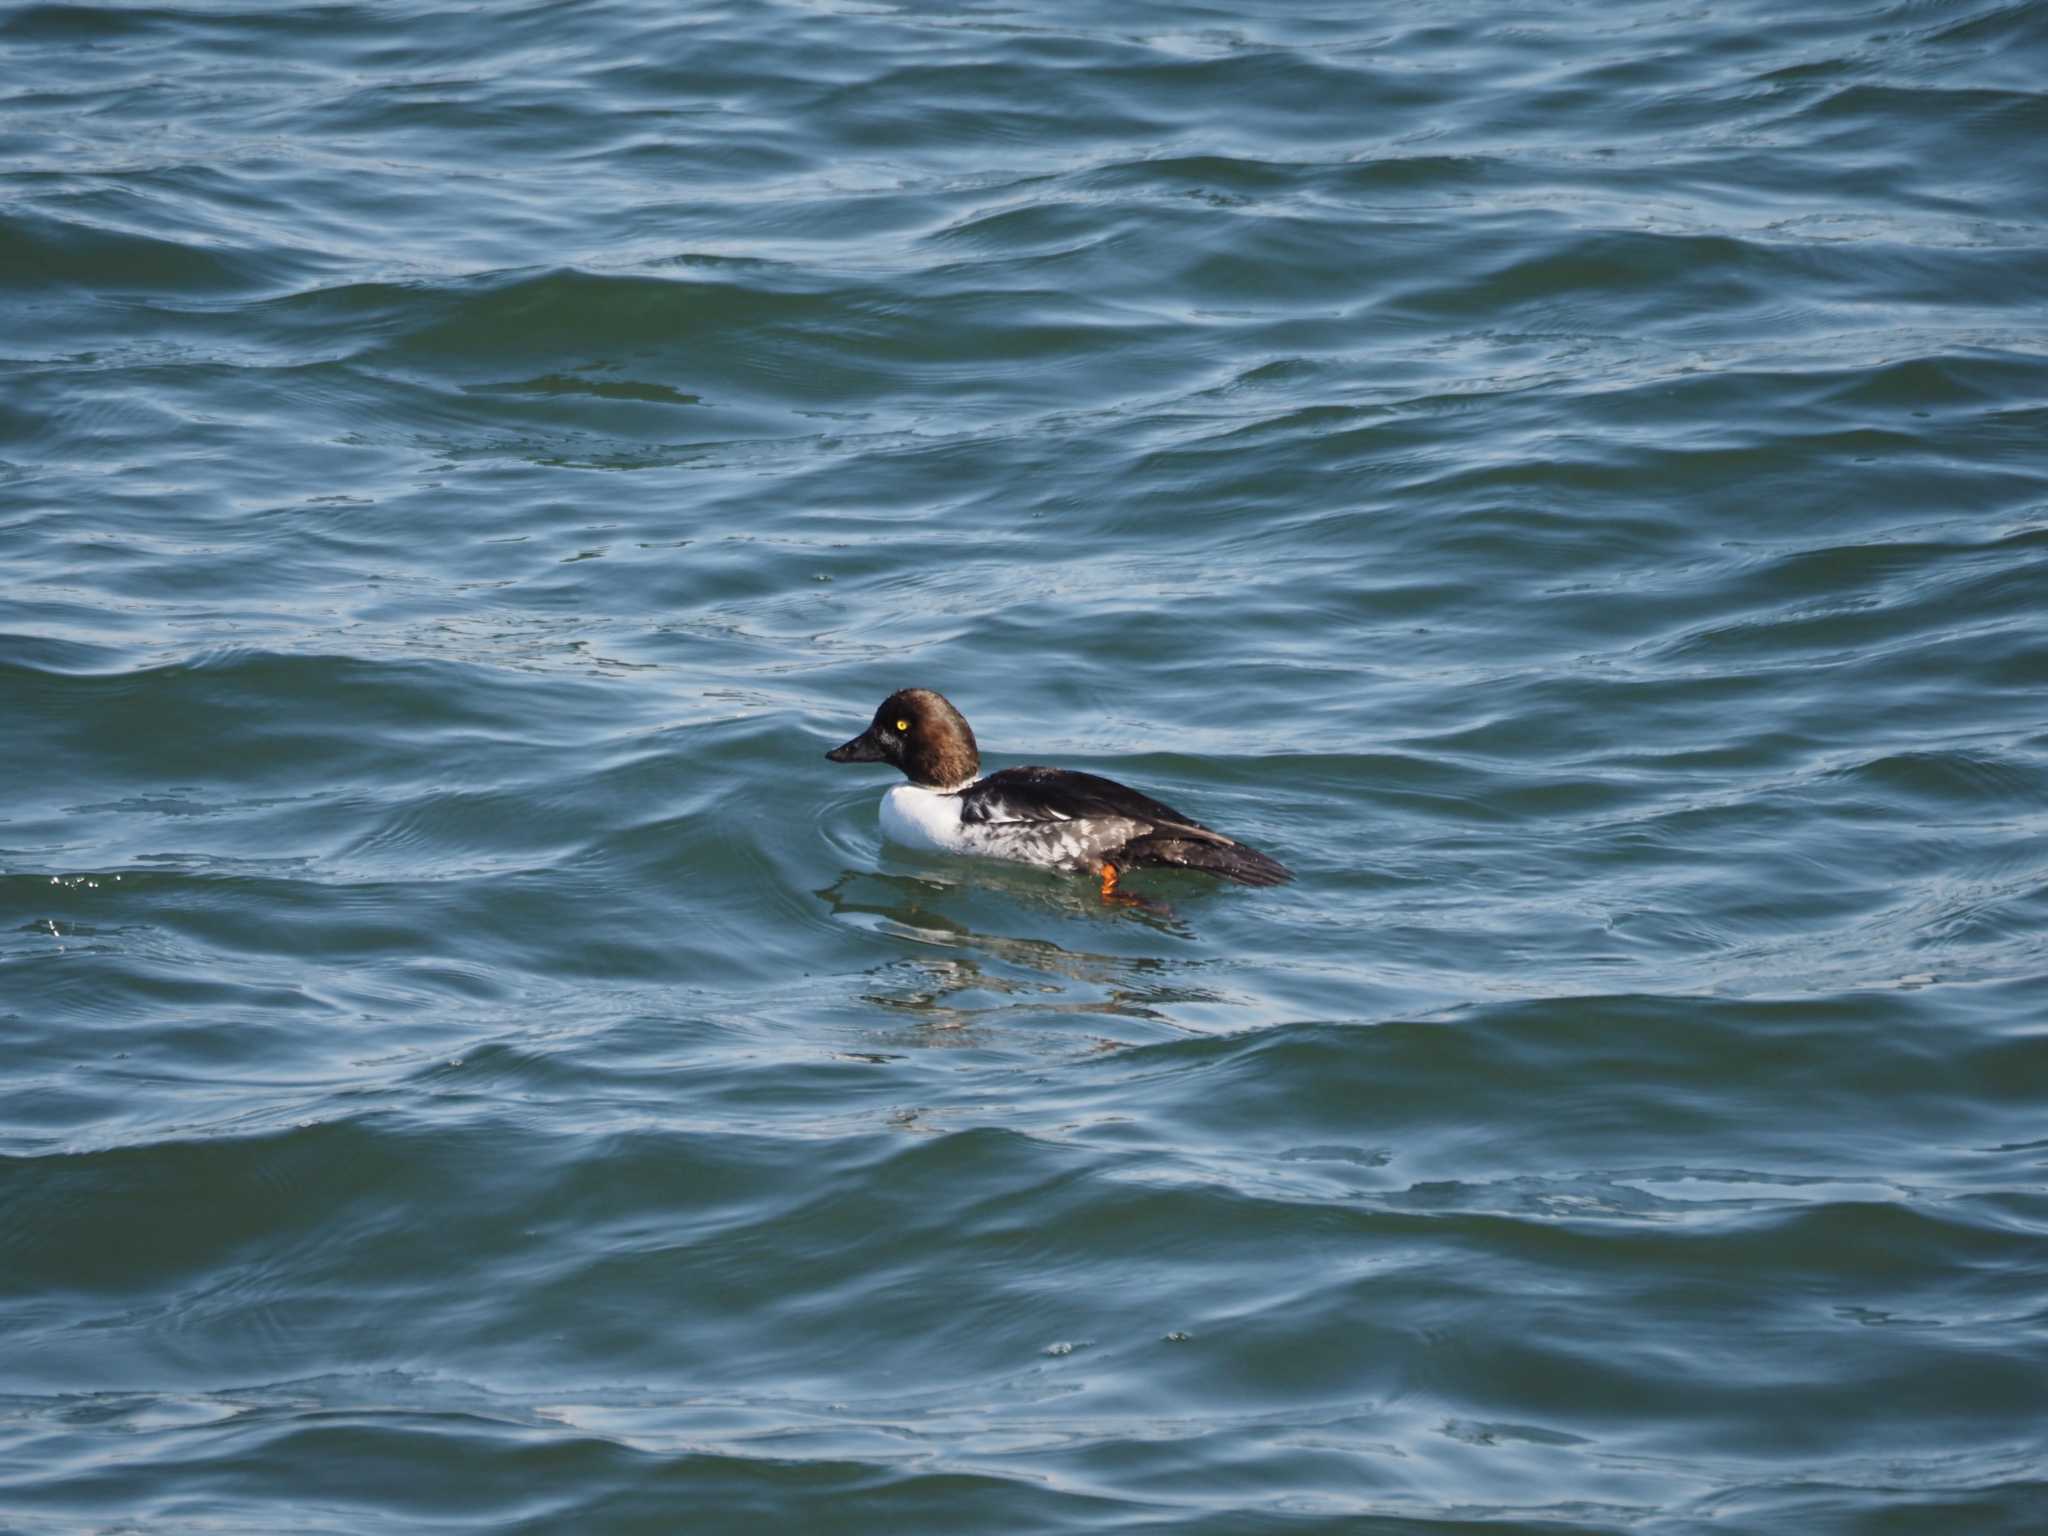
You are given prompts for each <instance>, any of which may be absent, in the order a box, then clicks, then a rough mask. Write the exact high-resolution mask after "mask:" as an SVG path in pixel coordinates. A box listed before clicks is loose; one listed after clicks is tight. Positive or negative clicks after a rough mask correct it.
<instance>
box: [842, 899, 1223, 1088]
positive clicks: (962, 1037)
mask: <svg viewBox="0 0 2048 1536" xmlns="http://www.w3.org/2000/svg"><path fill="white" fill-rule="evenodd" d="M817 894H818V896H819V897H820V899H822V900H823V901H824V902H826V903H827V905H828V906H829V907H830V908H831V911H832V915H833V917H834V918H835V919H836V920H838V921H842V922H847V923H852V924H855V925H858V926H861V927H865V928H868V929H869V930H871V931H872V932H874V933H876V934H879V935H883V936H886V937H888V938H892V939H897V940H901V941H906V942H908V943H909V944H912V945H915V946H918V947H919V948H920V949H922V950H928V951H936V953H912V954H901V955H899V956H898V958H896V959H893V960H891V961H889V962H888V963H886V964H883V965H880V966H877V967H875V968H874V969H873V970H870V971H867V972H865V973H863V974H862V976H861V978H860V987H861V990H860V992H859V994H858V996H859V999H860V1001H862V1002H864V1003H866V1004H869V1005H871V1006H873V1007H876V1008H882V1009H887V1010H889V1011H890V1012H892V1013H894V1014H897V1015H899V1016H901V1017H903V1018H904V1019H905V1020H906V1022H909V1023H912V1024H913V1025H914V1026H915V1029H916V1031H917V1032H918V1034H919V1035H920V1036H922V1039H921V1041H920V1043H922V1044H925V1045H978V1044H984V1043H987V1042H986V1040H985V1038H984V1037H985V1036H986V1033H987V1031H989V1030H990V1029H992V1028H996V1027H1007V1028H1019V1029H1021V1028H1024V1027H1026V1026H1031V1027H1034V1028H1035V1029H1036V1031H1037V1032H1038V1033H1039V1034H1041V1035H1044V1034H1046V1033H1048V1031H1047V1028H1046V1026H1047V1025H1048V1024H1055V1025H1065V1026H1068V1028H1064V1029H1055V1030H1053V1031H1051V1032H1050V1033H1052V1034H1053V1035H1054V1036H1055V1037H1056V1038H1057V1039H1058V1040H1059V1042H1060V1044H1061V1047H1062V1048H1063V1049H1066V1050H1071V1049H1072V1048H1073V1046H1074V1044H1075V1043H1076V1042H1075V1041H1074V1038H1073V1034H1072V1027H1073V1026H1081V1027H1083V1028H1085V1027H1086V1026H1087V1025H1088V1024H1089V1023H1090V1022H1093V1023H1094V1024H1096V1025H1097V1026H1098V1027H1097V1028H1095V1029H1093V1030H1088V1031H1087V1033H1088V1036H1089V1039H1090V1042H1091V1046H1092V1048H1094V1049H1114V1048H1115V1047H1117V1046H1119V1045H1123V1044H1127V1043H1129V1041H1128V1040H1127V1039H1125V1038H1122V1036H1123V1035H1124V1034H1127V1033H1130V1031H1129V1028H1128V1026H1129V1025H1131V1024H1138V1025H1140V1026H1142V1027H1141V1028H1140V1029H1139V1030H1138V1031H1136V1033H1138V1034H1140V1035H1142V1036H1144V1037H1146V1038H1153V1039H1156V1038H1159V1037H1160V1036H1161V1035H1163V1034H1174V1035H1182V1034H1194V1033H1202V1031H1201V1030H1199V1029H1197V1028H1195V1027H1194V1026H1191V1025H1189V1024H1186V1023H1184V1022H1182V1021H1181V1020H1179V1019H1177V1018H1175V1017H1174V1016H1173V1014H1172V1012H1171V1011H1170V1010H1171V1009H1172V1008H1173V1007H1174V1005H1176V1004H1187V1003H1219V1002H1223V1001H1226V999H1225V998H1224V997H1223V996H1222V995H1220V994H1218V993H1216V992H1214V991H1212V990H1210V989H1208V988H1206V987H1203V986H1201V985H1200V984H1199V983H1198V982H1197V980H1196V974H1197V972H1198V971H1199V970H1200V969H1201V968H1202V967H1203V965H1204V964H1205V962H1204V961H1201V960H1198V959H1195V958H1192V957H1189V958H1181V957H1177V956H1173V955H1171V954H1164V953H1160V952H1159V951H1160V950H1162V949H1164V948H1166V947H1167V946H1168V945H1171V944H1174V943H1186V942H1188V941H1189V940H1191V939H1192V938H1193V936H1194V935H1193V930H1192V929H1191V928H1190V927H1189V926H1188V924H1187V923H1186V921H1185V920H1184V919H1183V918H1181V917H1180V916H1179V915H1177V914H1176V913H1175V912H1173V910H1172V909H1171V908H1168V907H1166V906H1165V905H1164V904H1161V903H1147V904H1144V905H1137V904H1115V905H1105V904H1104V903H1103V902H1102V899H1101V897H1100V896H1099V895H1098V894H1097V893H1096V892H1095V890H1094V889H1093V888H1092V887H1074V886H1071V885H1069V884H1064V883H1063V884H1051V883H1048V882H1046V881H1044V880H1043V879H1033V878H1031V877H1030V876H1028V875H1025V876H1013V875H1011V874H1010V873H1009V872H1008V871H999V872H996V873H994V874H992V875H990V876H988V877H986V878H982V877H979V875H977V877H976V878H973V879H971V880H955V879H950V878H939V877H931V876H910V875H894V874H880V873H876V872H873V871H862V870H847V871H845V872H844V873H842V874H841V875H840V877H839V879H837V880H836V881H834V882H833V883H832V884H831V885H829V886H826V887H825V888H823V889H822V890H820V891H819V892H818V893H817ZM994 921H1002V922H1004V925H1005V926H1007V927H1012V928H1016V929H1029V928H1031V927H1034V926H1046V925H1049V924H1055V923H1056V924H1060V925H1063V926H1064V925H1072V931H1074V932H1077V933H1081V934H1086V935H1091V936H1094V937H1095V938H1096V940H1097V943H1098V944H1104V947H1107V943H1115V944H1116V945H1117V947H1118V948H1121V949H1124V950H1126V951H1127V952H1125V953H1114V954H1113V953H1106V952H1104V949H1103V948H1093V947H1091V948H1088V949H1082V948H1077V947H1075V946H1073V945H1072V944H1071V943H1061V942H1057V941H1055V940H1054V939H1052V938H1050V937H1044V936H1039V935H1033V934H1028V933H1023V934H1018V933H1011V934H1004V933H996V932H990V931H986V930H984V929H982V928H979V927H977V926H975V924H976V923H978V922H994ZM1083 925H1085V926H1083ZM1066 937H1067V933H1066V932H1064V931H1063V932H1062V933H1061V938H1063V939H1064V938H1066ZM1105 941H1106V942H1105ZM1133 950H1135V951H1136V952H1129V951H1133ZM1119 1025H1121V1026H1124V1028H1123V1029H1121V1030H1120V1031H1119V1033H1118V1034H1115V1035H1112V1034H1109V1033H1107V1032H1106V1028H1114V1027H1116V1026H1119ZM1105 1027H1106V1028H1105Z"/></svg>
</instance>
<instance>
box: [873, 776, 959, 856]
mask: <svg viewBox="0 0 2048 1536" xmlns="http://www.w3.org/2000/svg"><path fill="white" fill-rule="evenodd" d="M882 836H884V837H886V838H887V839H889V841H890V842H892V843H901V844H903V845H904V846H905V847H907V848H930V849H933V850H935V851H937V852H939V853H957V852H959V851H960V844H961V837H960V797H959V795H957V794H952V795H942V794H940V793H939V792H938V791H937V790H935V789H919V788H918V787H917V786H916V785H915V784H898V785H897V786H896V787H895V788H894V789H892V790H890V791H889V792H888V793H887V794H886V795H884V796H882Z"/></svg>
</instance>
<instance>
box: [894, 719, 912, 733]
mask: <svg viewBox="0 0 2048 1536" xmlns="http://www.w3.org/2000/svg"><path fill="white" fill-rule="evenodd" d="M896 729H897V730H899V731H907V730H909V729H910V722H909V721H908V720H898V721H897V722H896Z"/></svg>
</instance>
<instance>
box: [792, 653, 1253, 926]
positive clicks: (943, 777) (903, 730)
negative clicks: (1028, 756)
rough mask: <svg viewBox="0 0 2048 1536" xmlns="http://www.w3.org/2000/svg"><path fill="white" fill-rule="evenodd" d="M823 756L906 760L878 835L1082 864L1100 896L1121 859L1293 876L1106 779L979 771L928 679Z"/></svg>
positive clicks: (1067, 866)
mask: <svg viewBox="0 0 2048 1536" xmlns="http://www.w3.org/2000/svg"><path fill="white" fill-rule="evenodd" d="M825 756H826V757H828V758H830V759H831V760H832V761H833V762H835V763H889V764H891V765H893V766H894V767H897V768H900V769H901V770H902V771H903V774H904V777H905V778H906V779H908V780H909V782H908V783H905V784H898V785H896V786H895V787H893V788H892V789H890V791H889V792H888V793H887V794H886V795H884V796H883V797H882V835H883V836H884V837H886V838H888V839H889V840H890V841H891V842H894V843H900V844H902V845H904V846H905V847H909V848H923V849H929V850H933V851H936V852H939V853H958V854H969V855H975V856H979V857H982V858H993V859H1009V860H1012V861H1015V862H1018V863H1023V864H1036V865H1040V866H1042V867H1045V868H1049V869H1057V870H1064V871H1081V870H1086V871H1087V872H1089V873H1091V874H1094V875H1096V876H1098V877H1099V878H1100V879H1101V881H1102V894H1103V895H1104V896H1111V895H1113V894H1114V893H1115V891H1116V884H1117V876H1118V874H1119V873H1120V872H1121V871H1123V870H1126V869H1139V868H1167V869H1192V870H1198V871H1200V872H1201V873H1202V874H1205V875H1214V876H1217V877H1218V878H1220V879H1224V880H1237V881H1240V882H1242V883H1243V884H1245V885H1279V884H1280V883H1282V882H1283V881H1287V880H1291V879H1293V878H1294V876H1293V874H1292V873H1291V872H1290V871H1288V870H1287V869H1286V868H1285V867H1284V866H1282V865H1281V864H1280V863H1279V862H1278V861H1277V860H1274V859H1271V858H1268V857H1267V856H1266V855H1265V854H1263V853H1260V852H1259V851H1258V850H1257V849H1255V848H1247V847H1246V846H1245V845H1244V844H1243V843H1240V842H1238V841H1237V840H1236V839H1235V838H1230V837H1225V836H1224V835H1223V834H1222V833H1221V832H1217V831H1214V830H1212V829H1211V828H1208V827H1205V826H1203V825H1202V824H1201V823H1200V822H1199V821H1196V820H1195V819H1194V818H1193V817H1191V816H1184V815H1182V814H1181V813H1180V812H1179V811H1177V810H1175V809H1174V808H1173V807H1172V806H1170V805H1165V804H1162V803H1161V802H1159V801H1157V800H1154V799H1153V798H1152V797H1151V796H1150V795H1144V794H1140V793H1139V792H1138V791H1137V790H1135V789H1132V788H1130V787H1129V786H1128V785H1125V784H1119V783H1117V782H1116V780H1114V779H1105V778H1103V777H1101V776H1100V775H1098V774H1093V773H1080V772H1076V771H1075V770H1073V769H1071V768H1035V767H1034V768H1004V769H1002V770H1000V771H998V772H996V773H991V774H989V775H988V776H986V777H983V776H982V772H981V751H980V748H979V747H977V746H976V745H975V740H974V732H973V730H972V729H971V728H970V727H969V726H968V724H967V720H966V718H965V717H964V716H963V715H962V714H961V713H960V711H959V710H957V709H955V708H954V707H953V706H952V704H951V703H950V702H948V700H947V699H946V697H945V695H943V694H939V693H934V692H933V691H932V690H931V689H929V688H904V689H900V690H899V691H897V692H895V693H892V694H890V695H889V697H888V698H886V699H884V700H883V701H882V706H881V708H879V709H877V710H876V711H875V717H874V719H873V720H871V721H869V722H868V728H867V729H866V730H865V731H863V732H861V733H860V735H858V736H856V737H854V738H853V740H851V741H849V742H847V743H845V744H844V745H843V746H838V747H834V748H833V749H832V750H831V751H830V752H827V753H826V754H825Z"/></svg>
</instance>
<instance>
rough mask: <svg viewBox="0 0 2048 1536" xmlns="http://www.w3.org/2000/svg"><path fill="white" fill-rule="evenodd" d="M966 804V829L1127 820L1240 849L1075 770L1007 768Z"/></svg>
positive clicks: (1161, 806) (1144, 798)
mask: <svg viewBox="0 0 2048 1536" xmlns="http://www.w3.org/2000/svg"><path fill="white" fill-rule="evenodd" d="M961 799H962V801H963V804H962V805H961V808H960V820H961V821H962V822H963V823H974V822H986V823H992V824H993V823H1002V822H1033V821H1083V820H1089V819H1093V818H1103V817H1121V818H1123V819H1124V820H1127V821H1135V822H1141V823H1143V824H1145V825H1146V826H1148V827H1151V828H1154V829H1157V830H1159V831H1170V832H1178V833H1180V834H1181V835H1182V836H1183V837H1189V838H1193V839H1195V840H1196V841H1198V842H1207V843H1216V844H1218V845H1220V846H1223V847H1235V846H1236V844H1235V841H1234V840H1233V839H1231V838H1228V837H1225V836H1224V835H1223V834H1222V833H1221V832H1212V831H1211V830H1210V829H1209V828H1207V827H1205V826H1203V825H1202V824H1201V823H1200V822H1199V821H1196V820H1195V819H1194V818H1193V817H1191V816H1184V815H1182V814H1181V813H1180V812H1179V811H1176V810H1175V809H1174V808H1173V807H1172V806H1170V805H1167V804H1165V803H1164V802H1163V801H1159V800H1154V799H1153V798H1152V797H1151V796H1150V795H1144V794H1140V793H1139V792H1138V791H1137V790H1135V789H1132V788H1131V787H1130V786H1129V785H1128V784H1119V783H1117V781H1116V780H1115V779H1105V778H1103V777H1102V776H1101V775H1099V774H1093V773H1078V772H1076V771H1075V770H1074V769H1071V768H1005V769H1003V770H1002V771H1001V772H1000V773H992V774H990V775H989V776H988V777H987V778H985V779H983V780H981V781H980V782H979V783H977V784H975V785H974V786H973V788H971V789H969V790H967V791H966V792H965V793H964V794H963V795H962V796H961Z"/></svg>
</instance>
